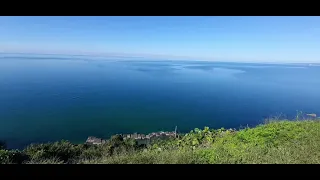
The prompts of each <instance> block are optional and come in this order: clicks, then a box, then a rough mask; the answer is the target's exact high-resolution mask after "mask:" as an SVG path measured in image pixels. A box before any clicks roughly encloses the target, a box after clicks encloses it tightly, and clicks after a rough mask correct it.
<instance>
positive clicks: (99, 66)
mask: <svg viewBox="0 0 320 180" xmlns="http://www.w3.org/2000/svg"><path fill="white" fill-rule="evenodd" d="M319 77H320V67H319V66H308V65H304V64H300V65H297V64H278V65H273V64H254V63H220V62H197V61H154V60H150V61H148V60H141V61H139V60H131V61H130V60H125V59H119V58H109V59H103V58H93V57H92V58H91V57H55V56H49V57H41V56H40V57H34V58H33V57H32V56H30V57H23V56H21V55H20V56H9V57H7V56H2V57H1V56H0V139H3V140H6V141H7V143H8V145H9V147H13V148H20V147H23V146H24V145H26V144H28V143H31V142H47V141H55V140H60V139H67V140H70V141H72V142H75V143H79V142H84V141H85V140H86V138H87V137H88V136H99V137H104V138H108V137H109V136H110V135H112V134H116V133H133V132H140V133H148V132H152V131H159V130H169V131H171V130H174V127H175V126H178V130H179V131H181V132H186V131H189V130H191V129H193V128H195V127H200V128H202V127H204V126H210V127H212V128H220V127H225V128H231V127H232V128H238V127H240V126H246V125H249V126H253V125H256V124H259V123H261V122H262V121H263V119H264V118H267V117H269V116H272V115H277V114H278V113H280V112H282V113H284V114H286V115H287V116H294V115H295V114H296V110H301V111H304V112H308V113H320V112H319V109H320V108H319V106H320V105H319V100H320V93H319V92H320V78H319Z"/></svg>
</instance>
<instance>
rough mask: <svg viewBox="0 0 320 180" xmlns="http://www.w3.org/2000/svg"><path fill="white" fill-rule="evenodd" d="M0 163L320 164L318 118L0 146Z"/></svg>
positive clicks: (319, 127)
mask: <svg viewBox="0 0 320 180" xmlns="http://www.w3.org/2000/svg"><path fill="white" fill-rule="evenodd" d="M0 162H1V163H2V164H6V163H25V164H35V163H36V164H38V163H46V164H51V163H55V164H59V163H76V164H83V163H94V164H99V163H111V164H122V163H126V164H137V163H142V164H177V163H178V164H203V163H218V164H219V163H232V164H233V163H236V164H243V163H244V164H247V163H250V164H256V163H257V164H260V163H281V164H282V163H286V164H287V163H289V164H292V163H308V164H310V163H315V164H318V163H320V121H319V120H304V121H288V120H283V121H271V122H268V123H266V124H262V125H259V126H257V127H254V128H245V129H240V130H237V131H232V130H225V129H223V128H222V129H218V130H214V129H209V128H207V127H205V128H204V129H203V130H200V129H195V130H193V131H191V132H190V133H187V134H185V135H181V136H180V137H179V138H171V139H169V140H163V141H158V142H154V143H152V144H151V145H149V146H141V145H140V146H139V145H137V143H136V141H135V140H132V139H126V140H123V139H122V138H121V137H120V136H113V137H112V138H111V139H110V140H108V141H107V143H105V144H103V145H86V144H79V145H75V144H72V143H70V142H68V141H64V140H63V141H60V142H55V143H46V144H33V145H30V146H28V147H27V148H25V149H24V150H22V151H18V150H4V145H2V150H0Z"/></svg>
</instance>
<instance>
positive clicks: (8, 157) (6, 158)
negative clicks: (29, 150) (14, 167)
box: [0, 149, 29, 164]
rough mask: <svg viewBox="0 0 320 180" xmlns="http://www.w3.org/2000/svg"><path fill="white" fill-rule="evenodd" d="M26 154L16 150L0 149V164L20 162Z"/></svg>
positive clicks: (26, 158)
mask: <svg viewBox="0 0 320 180" xmlns="http://www.w3.org/2000/svg"><path fill="white" fill-rule="evenodd" d="M28 159H29V158H28V156H27V155H26V154H24V153H23V152H21V151H18V150H3V149H2V150H0V164H11V163H12V164H21V163H22V162H24V161H26V160H28Z"/></svg>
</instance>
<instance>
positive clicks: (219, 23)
mask: <svg viewBox="0 0 320 180" xmlns="http://www.w3.org/2000/svg"><path fill="white" fill-rule="evenodd" d="M0 52H4V53H40V54H42V53H43V54H74V55H84V54H87V55H125V56H144V57H161V58H168V59H170V58H171V59H188V58H189V59H194V60H212V61H236V62H237V61H248V62H319V63H320V16H314V17H312V16H300V17H299V16H278V17H277V16H171V17H170V16H118V17H117V16H98V17H97V16H66V17H63V16H47V17H45V16H26V17H24V16H1V17H0Z"/></svg>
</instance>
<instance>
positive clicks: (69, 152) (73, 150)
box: [24, 140, 82, 162]
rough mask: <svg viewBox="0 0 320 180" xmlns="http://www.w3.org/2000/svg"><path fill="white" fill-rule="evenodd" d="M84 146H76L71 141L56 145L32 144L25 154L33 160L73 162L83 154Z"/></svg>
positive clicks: (56, 143)
mask: <svg viewBox="0 0 320 180" xmlns="http://www.w3.org/2000/svg"><path fill="white" fill-rule="evenodd" d="M81 148H82V146H79V145H74V144H72V143H70V142H69V141H64V140H62V141H60V142H55V143H45V144H31V145H30V146H28V147H27V148H26V149H25V150H24V152H25V153H26V154H27V155H28V156H30V158H31V159H32V160H42V159H52V158H57V159H59V160H61V161H63V162H71V161H72V160H73V159H74V158H77V157H79V155H80V154H81Z"/></svg>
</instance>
